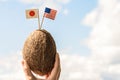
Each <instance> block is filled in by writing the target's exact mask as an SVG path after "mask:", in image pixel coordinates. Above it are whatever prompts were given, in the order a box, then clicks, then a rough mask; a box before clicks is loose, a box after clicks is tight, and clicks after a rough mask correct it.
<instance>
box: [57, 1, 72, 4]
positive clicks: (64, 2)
mask: <svg viewBox="0 0 120 80" xmlns="http://www.w3.org/2000/svg"><path fill="white" fill-rule="evenodd" d="M57 1H58V2H60V3H63V4H67V3H69V2H70V1H71V0H57Z"/></svg>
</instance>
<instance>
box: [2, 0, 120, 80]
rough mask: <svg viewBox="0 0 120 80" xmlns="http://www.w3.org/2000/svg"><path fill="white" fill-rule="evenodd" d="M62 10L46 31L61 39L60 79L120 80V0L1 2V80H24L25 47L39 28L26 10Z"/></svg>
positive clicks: (45, 23)
mask: <svg viewBox="0 0 120 80" xmlns="http://www.w3.org/2000/svg"><path fill="white" fill-rule="evenodd" d="M45 7H50V8H52V9H56V10H57V15H56V18H55V20H50V19H47V18H45V19H44V23H43V26H42V29H46V30H47V31H49V32H50V33H51V34H52V36H53V37H54V39H55V42H56V46H57V51H58V52H59V54H60V59H61V68H62V69H61V70H62V71H61V76H60V80H120V69H119V68H120V59H119V57H120V38H119V36H120V31H119V29H120V27H119V26H120V0H0V10H1V11H0V12H1V13H0V14H1V15H0V22H1V23H0V26H1V27H0V28H1V29H0V37H1V38H0V45H1V46H0V80H24V79H25V78H24V74H23V71H22V68H21V63H20V61H21V59H22V55H21V52H22V48H23V45H24V41H25V40H26V38H27V36H28V35H29V34H30V33H31V32H32V31H34V30H36V29H38V21H37V19H29V20H28V19H26V14H25V10H27V9H35V8H37V9H39V10H40V13H39V14H40V20H41V19H42V16H43V13H44V9H45Z"/></svg>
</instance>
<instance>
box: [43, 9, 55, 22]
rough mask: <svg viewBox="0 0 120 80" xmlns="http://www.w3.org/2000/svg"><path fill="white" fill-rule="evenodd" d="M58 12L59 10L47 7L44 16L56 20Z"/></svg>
mask: <svg viewBox="0 0 120 80" xmlns="http://www.w3.org/2000/svg"><path fill="white" fill-rule="evenodd" d="M56 13H57V10H54V9H50V8H47V7H46V8H45V14H44V17H46V18H49V19H52V20H54V19H55V16H56Z"/></svg>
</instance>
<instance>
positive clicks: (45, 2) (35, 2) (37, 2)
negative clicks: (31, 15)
mask: <svg viewBox="0 0 120 80" xmlns="http://www.w3.org/2000/svg"><path fill="white" fill-rule="evenodd" d="M19 1H20V2H22V3H24V4H32V6H33V7H32V8H39V10H40V13H43V11H44V9H45V7H49V8H52V9H56V10H57V11H58V13H59V12H61V11H63V14H64V15H67V14H68V10H67V9H63V7H62V4H67V3H69V2H70V0H57V1H55V0H19ZM60 3H62V4H60ZM41 15H43V14H41Z"/></svg>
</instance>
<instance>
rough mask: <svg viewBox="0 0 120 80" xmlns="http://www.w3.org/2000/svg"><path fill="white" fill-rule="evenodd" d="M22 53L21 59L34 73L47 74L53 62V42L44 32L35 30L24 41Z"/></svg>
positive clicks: (54, 52) (49, 35)
mask: <svg viewBox="0 0 120 80" xmlns="http://www.w3.org/2000/svg"><path fill="white" fill-rule="evenodd" d="M22 53H23V59H24V60H26V62H27V64H28V66H29V67H30V69H31V70H32V71H33V72H34V73H36V74H39V75H46V74H49V73H50V72H51V70H52V69H53V67H54V62H55V55H56V45H55V41H54V39H53V37H52V36H51V34H50V33H49V32H47V31H46V30H35V31H33V32H32V33H31V34H30V36H29V37H28V38H27V40H26V41H25V43H24V47H23V52H22Z"/></svg>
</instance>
